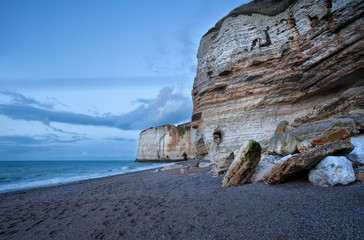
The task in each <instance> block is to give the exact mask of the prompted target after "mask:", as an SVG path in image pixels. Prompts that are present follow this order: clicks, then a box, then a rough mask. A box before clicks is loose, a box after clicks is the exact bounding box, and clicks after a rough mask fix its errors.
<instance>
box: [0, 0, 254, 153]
mask: <svg viewBox="0 0 364 240" xmlns="http://www.w3.org/2000/svg"><path fill="white" fill-rule="evenodd" d="M246 2H247V1H241V0H239V1H238V0H229V1H226V0H187V1H170V0H169V1H167V0H158V1H131V0H123V1H121V0H118V1H116V0H106V1H99V0H87V1H86V0H83V1H80V0H52V1H49V0H36V1H28V0H0V34H1V36H2V37H1V38H0V160H90V159H92V160H116V159H118V160H120V159H129V160H134V159H135V157H136V150H137V144H138V136H139V133H140V131H141V130H143V129H146V128H149V127H151V126H157V125H162V124H167V123H171V124H178V123H182V122H185V121H189V118H190V115H191V112H192V100H191V96H190V92H191V89H192V85H193V79H194V77H195V71H196V64H197V59H196V53H197V49H198V44H199V41H200V39H201V37H202V35H204V34H205V33H206V32H207V31H208V29H209V28H211V27H213V26H214V24H215V23H216V22H217V21H218V20H219V19H221V18H222V17H223V16H225V15H226V14H228V13H229V12H230V11H231V10H232V9H234V8H235V7H237V6H240V5H241V4H244V3H246Z"/></svg>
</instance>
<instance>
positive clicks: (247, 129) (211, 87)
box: [192, 0, 364, 165]
mask: <svg viewBox="0 0 364 240" xmlns="http://www.w3.org/2000/svg"><path fill="white" fill-rule="evenodd" d="M363 13H364V2H363V1H361V0H330V1H315V0H296V1H289V0H287V1H272V0H262V1H255V2H252V3H250V4H248V5H244V6H241V7H239V8H237V9H235V10H233V11H232V12H231V13H230V14H229V15H228V16H226V17H225V18H223V19H222V20H221V21H219V22H218V23H217V24H216V26H215V27H214V28H212V29H211V30H210V31H209V32H208V33H207V34H206V35H205V36H203V38H202V39H201V42H200V47H199V51H198V55H197V57H198V68H197V75H196V78H195V81H194V87H193V91H192V95H193V103H194V110H193V116H192V127H193V128H195V129H196V130H197V133H196V136H198V137H197V138H196V139H195V142H196V143H197V144H196V146H197V155H198V156H200V157H201V158H205V159H214V157H213V156H211V155H212V154H213V153H214V155H215V159H217V161H220V162H219V165H224V164H223V160H222V159H226V160H227V161H229V158H228V156H229V155H230V154H231V153H234V154H235V155H236V154H237V152H238V150H239V148H240V146H241V144H242V143H243V142H245V141H246V140H247V139H255V140H257V141H258V142H259V143H260V144H261V145H262V146H263V147H267V146H268V142H269V139H270V138H271V137H272V136H273V134H274V130H275V128H276V126H277V124H278V123H279V122H281V121H284V120H286V121H288V122H290V123H292V124H293V126H294V127H295V128H296V129H298V128H299V126H301V125H305V124H310V123H313V122H317V121H327V122H321V123H322V124H334V123H333V122H330V119H332V118H336V119H338V118H341V117H342V116H349V117H347V123H348V124H349V125H350V127H348V129H347V130H348V131H349V132H350V133H352V131H356V134H357V132H358V125H360V124H361V123H360V121H362V119H364V118H363V111H362V110H363V108H364V107H363V106H364V67H363V66H364V60H363V56H364V54H363V49H364V22H363V19H364V18H363ZM353 116H355V117H353ZM354 118H358V119H359V120H358V121H359V122H355V121H356V120H355V119H354ZM353 119H354V120H353ZM341 120H342V119H341ZM306 126H308V125H306ZM312 126H313V125H312ZM312 126H310V127H312ZM315 126H317V127H318V129H319V128H320V127H319V126H318V124H317V125H315ZM315 126H314V127H315ZM362 127H363V125H362ZM306 130H312V128H307V129H304V127H302V128H299V129H298V130H296V131H295V130H293V132H294V133H297V135H298V136H300V135H303V136H307V138H308V139H313V138H315V137H317V135H315V134H310V133H309V131H306ZM305 139H306V138H302V140H305ZM216 156H217V157H216ZM219 156H220V158H219ZM215 162H216V161H215Z"/></svg>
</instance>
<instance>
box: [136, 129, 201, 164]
mask: <svg viewBox="0 0 364 240" xmlns="http://www.w3.org/2000/svg"><path fill="white" fill-rule="evenodd" d="M195 132H196V130H194V129H192V128H191V123H185V124H181V125H178V126H174V125H164V126H160V127H152V128H149V129H147V130H144V131H142V132H141V133H140V135H139V147H138V153H137V159H136V161H179V160H187V159H193V158H195V152H196V149H195V145H194V143H193V141H194V139H195V137H194V133H195Z"/></svg>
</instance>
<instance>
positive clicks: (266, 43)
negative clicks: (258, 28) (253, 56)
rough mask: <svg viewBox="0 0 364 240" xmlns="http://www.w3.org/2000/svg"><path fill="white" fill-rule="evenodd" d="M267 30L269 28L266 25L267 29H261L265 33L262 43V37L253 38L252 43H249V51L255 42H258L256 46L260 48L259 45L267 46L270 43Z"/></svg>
mask: <svg viewBox="0 0 364 240" xmlns="http://www.w3.org/2000/svg"><path fill="white" fill-rule="evenodd" d="M268 30H269V28H268V27H267V30H263V31H264V34H265V42H264V43H262V39H261V38H256V39H254V40H253V42H252V45H251V48H250V50H251V51H252V50H253V49H254V48H255V46H257V44H258V47H259V48H261V47H269V46H270V45H271V44H272V41H271V39H270V36H269V33H268Z"/></svg>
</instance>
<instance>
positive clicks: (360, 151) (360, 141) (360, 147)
mask: <svg viewBox="0 0 364 240" xmlns="http://www.w3.org/2000/svg"><path fill="white" fill-rule="evenodd" d="M351 143H352V144H353V145H354V147H355V148H354V150H353V151H352V152H351V153H350V154H349V155H348V158H349V160H350V161H352V162H353V163H354V164H355V165H358V166H361V165H364V135H360V136H357V137H353V138H351Z"/></svg>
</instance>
